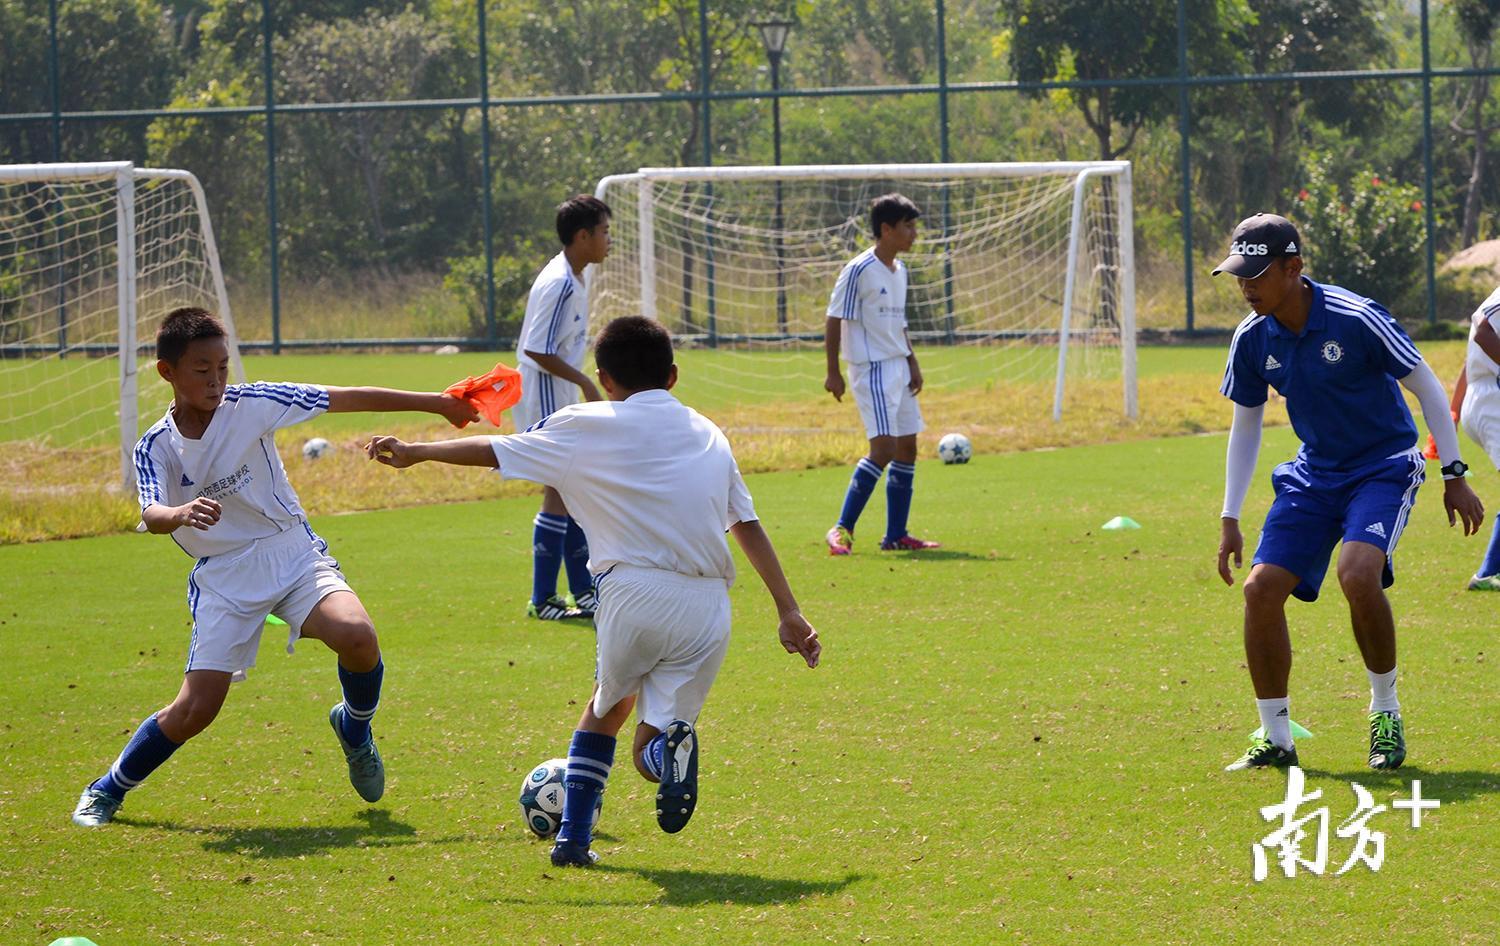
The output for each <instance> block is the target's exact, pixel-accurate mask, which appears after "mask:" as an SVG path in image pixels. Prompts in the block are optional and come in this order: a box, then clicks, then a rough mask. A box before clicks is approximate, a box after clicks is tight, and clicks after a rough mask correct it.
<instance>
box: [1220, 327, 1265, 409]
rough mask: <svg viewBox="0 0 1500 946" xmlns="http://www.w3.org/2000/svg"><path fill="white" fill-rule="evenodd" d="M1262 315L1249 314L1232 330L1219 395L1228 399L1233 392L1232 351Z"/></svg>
mask: <svg viewBox="0 0 1500 946" xmlns="http://www.w3.org/2000/svg"><path fill="white" fill-rule="evenodd" d="M1264 318H1265V316H1264V315H1257V314H1256V313H1254V312H1251V313H1250V314H1249V315H1247V316H1245V318H1244V320H1243V321H1242V322H1240V324H1239V327H1237V328H1236V329H1235V330H1234V337H1233V338H1231V339H1230V340H1229V364H1228V365H1226V366H1225V368H1224V383H1223V384H1220V385H1219V393H1220V394H1222V395H1224V396H1225V397H1229V392H1231V391H1233V390H1234V351H1235V348H1236V347H1237V346H1238V345H1239V343H1240V339H1241V338H1242V337H1243V336H1244V334H1245V333H1246V332H1248V331H1250V330H1251V329H1252V328H1254V327H1255V326H1256V325H1258V324H1259V323H1260V320H1261V319H1264Z"/></svg>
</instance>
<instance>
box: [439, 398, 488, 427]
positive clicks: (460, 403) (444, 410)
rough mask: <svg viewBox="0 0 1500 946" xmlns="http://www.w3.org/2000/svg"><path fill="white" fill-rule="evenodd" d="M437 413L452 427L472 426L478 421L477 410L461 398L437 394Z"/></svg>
mask: <svg viewBox="0 0 1500 946" xmlns="http://www.w3.org/2000/svg"><path fill="white" fill-rule="evenodd" d="M437 412H438V413H439V414H441V415H442V416H443V419H444V420H446V421H447V422H448V423H450V424H452V425H453V426H454V427H462V426H464V425H465V424H472V423H474V422H475V421H477V420H478V419H479V409H478V408H476V407H475V406H474V405H473V404H471V403H469V402H468V401H467V400H465V399H464V398H461V397H454V396H453V395H451V394H439V395H438V405H437Z"/></svg>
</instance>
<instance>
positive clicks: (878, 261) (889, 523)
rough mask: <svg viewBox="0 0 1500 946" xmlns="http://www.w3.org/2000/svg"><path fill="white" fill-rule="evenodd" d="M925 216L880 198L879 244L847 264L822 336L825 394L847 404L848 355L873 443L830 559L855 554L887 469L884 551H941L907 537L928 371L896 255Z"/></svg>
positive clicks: (875, 217)
mask: <svg viewBox="0 0 1500 946" xmlns="http://www.w3.org/2000/svg"><path fill="white" fill-rule="evenodd" d="M921 215H922V213H921V211H919V210H918V209H917V205H916V204H914V203H912V202H911V201H910V200H908V199H907V198H905V197H903V196H901V195H900V194H886V195H885V196H884V197H877V198H875V201H874V202H873V203H872V204H871V205H870V229H871V230H872V231H874V233H875V245H874V246H872V247H870V248H869V249H867V250H865V251H864V252H863V253H861V254H859V255H858V256H856V257H854V259H852V260H850V261H849V262H848V263H847V264H846V265H845V266H844V268H843V270H842V271H841V272H840V273H839V278H838V282H836V283H835V284H834V287H833V296H832V298H830V299H829V300H828V321H827V324H826V326H825V330H824V334H823V347H824V351H825V352H826V354H827V356H828V380H826V381H824V382H823V389H824V390H826V391H828V392H829V393H830V394H832V395H833V396H834V399H835V400H839V401H842V400H843V399H844V390H845V385H844V375H843V372H842V371H840V370H839V356H840V354H841V353H842V355H843V358H844V360H845V361H847V362H848V363H849V385H848V387H849V389H851V390H853V392H854V403H855V404H856V405H857V406H858V407H859V415H860V417H861V418H863V420H864V422H865V435H866V436H867V437H869V438H870V452H869V454H868V455H867V456H865V457H864V458H863V459H861V460H860V461H859V463H857V464H855V467H854V476H853V478H851V479H850V480H849V489H848V491H847V492H846V493H845V494H844V508H843V510H842V512H840V514H839V521H838V522H837V523H836V524H835V525H834V527H833V528H832V529H829V530H828V534H827V536H826V540H827V542H828V552H829V554H830V555H848V554H849V553H850V551H851V550H852V548H853V546H854V524H855V523H856V522H858V521H859V514H860V513H861V512H863V511H864V508H865V503H866V502H867V501H868V500H869V498H870V494H871V493H873V492H875V484H876V483H878V482H879V481H880V474H881V473H882V472H883V471H884V470H885V468H886V465H887V464H889V465H890V475H889V476H887V477H886V481H885V509H886V526H885V538H883V539H882V540H881V541H880V547H881V548H882V549H884V550H887V551H889V550H894V549H907V550H917V549H935V548H937V547H938V544H937V543H936V542H927V541H924V540H922V539H918V538H915V537H914V536H912V535H911V534H910V533H908V532H907V531H906V520H907V517H908V515H909V514H910V513H911V494H912V481H913V480H914V479H915V478H916V473H917V434H919V433H921V431H922V411H921V409H920V408H918V407H917V395H918V394H920V393H921V391H922V369H921V368H919V367H918V366H917V355H916V353H915V352H914V351H912V347H911V339H910V338H908V337H907V334H906V264H904V263H902V262H901V261H900V260H899V259H897V258H896V257H897V255H898V254H901V253H905V252H906V251H907V250H909V249H911V247H912V244H913V243H915V242H916V239H917V218H918V217H920V216H921Z"/></svg>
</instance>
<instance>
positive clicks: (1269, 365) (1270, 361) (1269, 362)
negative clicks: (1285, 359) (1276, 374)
mask: <svg viewBox="0 0 1500 946" xmlns="http://www.w3.org/2000/svg"><path fill="white" fill-rule="evenodd" d="M1266 370H1267V371H1280V370H1281V362H1279V361H1277V360H1276V356H1275V355H1267V356H1266Z"/></svg>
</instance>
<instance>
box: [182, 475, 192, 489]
mask: <svg viewBox="0 0 1500 946" xmlns="http://www.w3.org/2000/svg"><path fill="white" fill-rule="evenodd" d="M182 485H183V486H192V485H193V481H192V480H190V479H188V478H187V474H186V473H184V474H182Z"/></svg>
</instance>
